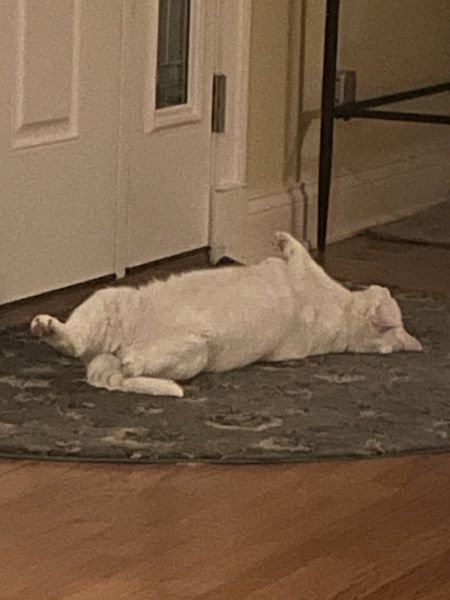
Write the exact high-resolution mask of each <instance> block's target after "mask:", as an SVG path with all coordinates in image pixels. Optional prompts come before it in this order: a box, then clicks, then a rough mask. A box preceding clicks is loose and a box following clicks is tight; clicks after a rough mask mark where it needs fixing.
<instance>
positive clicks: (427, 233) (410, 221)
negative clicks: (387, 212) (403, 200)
mask: <svg viewBox="0 0 450 600" xmlns="http://www.w3.org/2000/svg"><path fill="white" fill-rule="evenodd" d="M367 233H368V234H369V235H370V236H371V237H374V238H376V239H383V240H392V241H403V242H410V243H415V244H423V245H427V246H437V247H441V248H450V201H449V202H441V203H440V204H436V205H435V206H432V207H431V208H427V209H426V210H423V211H421V212H418V213H416V214H414V215H412V216H410V217H406V218H405V219H401V220H399V221H395V222H393V223H387V224H386V225H379V226H377V227H372V228H370V229H369V230H368V231H367Z"/></svg>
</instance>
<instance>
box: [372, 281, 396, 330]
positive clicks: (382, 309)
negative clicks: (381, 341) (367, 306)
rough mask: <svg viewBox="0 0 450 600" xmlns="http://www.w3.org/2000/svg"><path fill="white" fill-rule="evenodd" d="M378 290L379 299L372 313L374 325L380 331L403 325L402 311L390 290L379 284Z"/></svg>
mask: <svg viewBox="0 0 450 600" xmlns="http://www.w3.org/2000/svg"><path fill="white" fill-rule="evenodd" d="M374 287H375V286H374ZM377 292H378V293H377V301H376V304H375V307H374V310H373V313H372V315H371V320H372V325H374V327H376V328H377V329H378V331H380V332H384V331H388V330H389V329H394V328H395V327H401V326H402V325H403V319H402V312H401V310H400V307H399V305H398V304H397V302H396V301H395V300H394V298H393V297H392V296H391V293H390V292H389V290H388V289H387V288H381V287H378V286H377Z"/></svg>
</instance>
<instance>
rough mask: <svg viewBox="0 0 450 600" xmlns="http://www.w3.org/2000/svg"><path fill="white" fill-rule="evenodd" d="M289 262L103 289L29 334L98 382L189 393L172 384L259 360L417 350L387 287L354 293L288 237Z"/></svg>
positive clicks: (284, 246)
mask: <svg viewBox="0 0 450 600" xmlns="http://www.w3.org/2000/svg"><path fill="white" fill-rule="evenodd" d="M275 242H276V244H277V245H278V247H279V248H280V249H281V251H282V254H283V258H282V259H281V258H268V259H267V260H265V261H263V262H262V263H260V264H259V265H256V266H249V267H241V266H236V267H228V268H223V269H216V270H213V269H211V270H204V271H193V272H190V273H185V274H182V275H178V276H172V277H171V278H170V279H169V280H167V281H155V282H152V283H149V284H148V285H146V286H144V287H141V288H139V289H134V288H130V287H114V288H107V289H103V290H99V291H98V292H96V293H95V294H93V296H91V297H90V298H89V299H88V300H86V301H85V302H84V303H83V304H81V305H80V306H79V307H78V308H76V309H75V310H74V311H73V313H72V314H71V316H70V317H69V319H68V320H67V322H66V323H61V322H60V321H58V320H57V319H55V318H54V317H50V316H48V315H38V316H37V317H35V318H34V319H33V321H32V323H31V331H32V332H33V333H34V334H35V335H38V336H40V337H42V338H43V339H44V340H45V341H46V342H48V343H49V344H50V345H51V346H54V347H55V348H57V349H58V350H61V351H62V352H64V353H66V354H69V355H71V356H76V357H79V358H81V359H82V360H83V361H84V362H85V364H86V365H87V380H88V382H89V383H90V384H91V385H94V386H97V387H102V388H107V389H110V390H121V391H130V392H138V393H144V394H151V395H158V396H159V395H160V396H177V397H181V396H182V395H183V390H182V388H181V387H180V386H179V385H178V384H177V383H175V381H183V380H187V379H190V378H192V377H194V376H195V375H197V374H198V373H200V372H201V371H227V370H229V369H236V368H239V367H243V366H245V365H248V364H250V363H253V362H255V361H260V360H264V361H281V360H287V359H300V358H304V357H306V356H310V355H315V354H325V353H329V352H381V353H390V352H394V351H397V350H411V351H420V350H421V349H422V346H421V344H420V343H419V342H418V341H417V340H416V339H415V338H413V337H412V336H411V335H409V334H408V333H407V332H406V331H405V329H404V327H403V323H402V315H401V311H400V308H399V306H398V304H397V302H396V301H395V300H394V299H393V298H392V296H391V294H390V293H389V290H387V289H386V288H382V287H379V286H371V287H369V288H368V289H366V290H364V291H356V292H350V291H348V290H347V289H345V288H344V287H342V286H341V285H340V284H338V283H336V282H335V281H333V280H332V279H331V278H330V277H329V276H328V275H327V274H326V273H325V271H324V270H323V269H322V268H321V267H320V266H319V265H318V264H317V263H315V262H314V260H313V259H312V258H311V257H310V256H309V254H308V252H307V251H306V249H305V248H304V247H303V246H302V245H301V244H300V243H299V242H297V241H296V240H295V239H294V238H293V237H292V236H290V235H289V234H287V233H277V234H276V236H275Z"/></svg>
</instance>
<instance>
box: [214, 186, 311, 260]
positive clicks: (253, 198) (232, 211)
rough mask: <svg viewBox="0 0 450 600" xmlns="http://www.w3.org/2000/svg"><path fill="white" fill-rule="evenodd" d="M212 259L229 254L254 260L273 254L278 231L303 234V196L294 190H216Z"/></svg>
mask: <svg viewBox="0 0 450 600" xmlns="http://www.w3.org/2000/svg"><path fill="white" fill-rule="evenodd" d="M212 206H213V208H212V222H211V240H210V245H211V261H212V262H213V263H215V262H218V260H220V259H221V258H222V257H224V256H227V257H228V258H232V259H233V260H236V261H237V262H240V263H243V264H254V263H257V262H259V261H260V260H263V259H264V258H266V257H267V256H270V255H271V254H273V253H274V252H273V247H272V244H271V241H272V237H273V234H274V233H275V231H279V230H282V231H292V230H293V229H295V233H296V235H297V237H300V238H303V234H304V232H303V222H304V211H303V199H302V197H301V196H300V195H299V194H298V193H296V192H295V191H290V190H288V189H278V190H248V189H242V190H240V192H236V191H229V192H226V191H225V192H223V191H222V192H217V193H215V194H214V198H213V203H212Z"/></svg>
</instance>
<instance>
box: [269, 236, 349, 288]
mask: <svg viewBox="0 0 450 600" xmlns="http://www.w3.org/2000/svg"><path fill="white" fill-rule="evenodd" d="M274 243H275V244H276V245H277V246H278V248H279V249H280V250H281V252H282V254H283V257H284V259H285V260H286V265H287V269H288V272H289V276H290V279H291V282H292V283H293V285H294V287H295V288H298V289H299V290H303V289H304V287H305V286H307V287H308V288H311V284H315V285H316V286H320V287H326V288H328V287H330V286H332V287H335V286H337V284H336V282H334V281H333V280H332V279H331V277H329V275H327V273H326V272H325V271H324V269H322V267H321V266H320V265H318V264H317V263H316V261H315V260H314V259H313V257H312V256H311V255H310V253H309V252H308V250H307V248H306V247H305V246H304V245H303V244H302V243H301V242H299V241H298V240H296V239H295V238H294V237H293V236H292V235H290V234H289V233H286V232H284V231H277V232H276V233H275V236H274Z"/></svg>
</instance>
